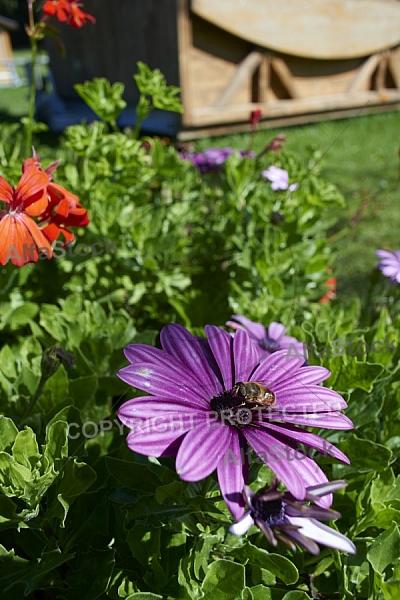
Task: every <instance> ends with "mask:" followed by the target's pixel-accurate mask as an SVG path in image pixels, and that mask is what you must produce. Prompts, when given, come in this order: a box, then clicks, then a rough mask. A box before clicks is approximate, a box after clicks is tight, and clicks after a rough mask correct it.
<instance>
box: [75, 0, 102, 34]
mask: <svg viewBox="0 0 400 600" xmlns="http://www.w3.org/2000/svg"><path fill="white" fill-rule="evenodd" d="M80 6H82V4H80V3H79V2H71V16H70V19H69V23H70V24H71V25H72V27H77V28H79V27H83V26H84V25H86V21H87V20H88V21H91V22H92V23H96V19H95V18H94V16H93V15H89V14H88V13H85V12H83V11H82V10H81V9H80V8H79V7H80Z"/></svg>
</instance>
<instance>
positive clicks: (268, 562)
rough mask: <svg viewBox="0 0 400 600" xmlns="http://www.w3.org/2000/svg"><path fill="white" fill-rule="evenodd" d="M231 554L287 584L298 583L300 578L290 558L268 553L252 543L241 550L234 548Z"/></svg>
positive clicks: (248, 543)
mask: <svg viewBox="0 0 400 600" xmlns="http://www.w3.org/2000/svg"><path fill="white" fill-rule="evenodd" d="M230 554H232V555H233V556H234V557H235V558H237V559H239V560H240V561H242V562H248V563H249V564H251V565H253V566H255V567H261V568H262V569H267V570H268V571H270V572H271V573H272V574H273V575H275V577H278V578H279V579H281V580H282V581H284V582H285V583H287V584H293V583H296V581H297V580H298V578H299V572H298V570H297V569H296V567H295V565H294V564H293V563H292V561H290V560H289V559H288V558H286V557H285V556H282V555H280V554H273V553H270V552H267V551H266V550H264V549H263V548H258V547H257V546H254V545H253V544H251V543H250V542H247V543H246V544H245V545H244V546H242V547H241V548H234V549H233V550H231V551H230Z"/></svg>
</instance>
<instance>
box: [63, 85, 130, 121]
mask: <svg viewBox="0 0 400 600" xmlns="http://www.w3.org/2000/svg"><path fill="white" fill-rule="evenodd" d="M74 89H75V90H76V91H77V92H78V94H79V95H80V97H81V98H82V100H84V101H85V102H86V104H87V105H88V106H89V107H90V108H91V109H92V110H93V112H94V113H96V115H97V116H98V117H100V119H102V120H103V121H106V123H113V122H115V121H116V120H117V119H118V117H119V115H120V114H121V112H122V111H123V110H124V108H125V107H126V102H125V100H123V99H122V95H123V93H124V91H125V86H124V84H123V83H121V82H116V83H114V84H113V85H111V84H110V82H109V81H108V79H105V78H104V77H95V78H94V79H93V81H85V83H76V84H75V85H74Z"/></svg>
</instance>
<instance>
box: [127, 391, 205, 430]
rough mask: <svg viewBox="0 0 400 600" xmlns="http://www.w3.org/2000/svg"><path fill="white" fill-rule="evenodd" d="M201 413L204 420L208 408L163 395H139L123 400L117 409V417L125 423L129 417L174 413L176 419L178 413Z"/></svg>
mask: <svg viewBox="0 0 400 600" xmlns="http://www.w3.org/2000/svg"><path fill="white" fill-rule="evenodd" d="M197 413H198V414H203V415H204V420H206V418H207V417H208V414H209V413H208V410H207V408H206V407H203V406H201V407H200V409H199V406H198V404H196V403H195V402H190V400H189V401H188V400H182V399H181V398H175V400H171V399H168V400H166V399H165V397H163V396H140V397H139V398H132V400H128V401H127V402H124V404H123V405H122V406H121V408H120V409H119V411H118V417H119V418H120V419H121V421H122V422H123V423H125V425H127V426H128V427H129V425H128V423H127V422H125V421H124V419H125V420H126V421H129V419H138V418H139V419H142V420H143V419H152V418H153V417H158V416H164V415H166V416H168V417H171V415H176V418H177V420H178V418H179V416H180V415H185V418H187V415H191V414H197Z"/></svg>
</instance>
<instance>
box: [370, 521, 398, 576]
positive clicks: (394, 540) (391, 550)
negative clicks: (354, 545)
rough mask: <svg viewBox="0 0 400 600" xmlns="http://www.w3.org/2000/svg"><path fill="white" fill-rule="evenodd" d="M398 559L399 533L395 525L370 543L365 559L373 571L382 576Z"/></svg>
mask: <svg viewBox="0 0 400 600" xmlns="http://www.w3.org/2000/svg"><path fill="white" fill-rule="evenodd" d="M399 557H400V531H399V527H398V525H397V524H396V523H393V525H392V527H391V528H390V529H388V530H387V531H384V532H383V533H381V535H380V536H378V537H377V538H376V540H375V541H374V542H373V543H372V545H371V547H370V549H369V552H368V553H367V558H368V560H369V562H370V563H371V565H372V567H373V569H374V571H376V572H377V573H379V574H380V575H383V574H384V572H385V569H386V568H387V567H388V566H389V565H393V564H395V563H397V562H398V561H399Z"/></svg>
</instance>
